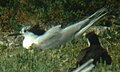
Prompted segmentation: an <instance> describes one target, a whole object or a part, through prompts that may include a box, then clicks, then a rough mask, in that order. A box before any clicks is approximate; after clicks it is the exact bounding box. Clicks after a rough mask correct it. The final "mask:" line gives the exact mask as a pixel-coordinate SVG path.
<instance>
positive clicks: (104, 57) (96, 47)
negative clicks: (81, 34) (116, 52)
mask: <svg viewBox="0 0 120 72" xmlns="http://www.w3.org/2000/svg"><path fill="white" fill-rule="evenodd" d="M86 38H87V39H88V42H89V45H90V46H89V47H87V48H85V49H83V50H81V51H80V52H79V54H78V57H77V62H76V67H75V68H71V69H70V70H74V69H76V68H78V67H79V66H81V65H82V64H84V63H85V62H87V61H88V60H89V59H91V58H92V59H94V61H93V64H94V65H96V64H97V63H99V62H102V63H106V64H108V65H110V64H111V61H112V59H111V57H110V55H109V54H108V52H107V51H106V49H104V48H102V46H101V44H100V42H99V39H98V36H97V35H96V34H95V33H94V31H93V32H90V33H88V34H86Z"/></svg>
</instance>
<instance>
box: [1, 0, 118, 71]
mask: <svg viewBox="0 0 120 72" xmlns="http://www.w3.org/2000/svg"><path fill="white" fill-rule="evenodd" d="M119 5H120V4H119V2H117V1H116V0H109V1H101V0H91V1H87V0H44V1H40V0H3V1H1V2H0V72H67V70H68V69H69V68H70V67H73V66H75V62H76V57H77V54H78V52H79V51H81V49H84V48H85V47H87V42H86V39H85V38H81V39H80V40H78V41H77V40H76V39H73V40H72V42H71V43H67V44H64V45H62V46H60V47H58V48H53V49H48V50H44V51H29V50H26V49H24V48H23V47H22V45H21V40H19V41H16V40H14V38H12V37H7V36H6V35H7V34H9V32H14V31H16V30H20V29H21V27H22V26H24V25H27V24H29V23H30V24H31V25H34V24H39V25H42V27H43V28H48V27H49V26H51V24H52V25H55V24H61V25H62V26H63V27H64V26H67V25H68V24H73V23H75V22H77V21H79V20H81V18H85V17H87V16H89V15H91V14H92V13H94V12H95V11H96V10H98V9H100V8H102V7H106V6H107V7H109V9H110V10H112V12H111V13H109V14H108V15H107V16H106V17H104V18H103V19H104V20H101V21H100V22H99V23H97V24H96V25H104V24H109V23H110V24H112V25H113V26H112V28H111V30H110V31H107V32H106V33H104V34H103V35H99V38H100V41H101V43H102V45H103V47H104V48H106V49H107V50H108V52H109V54H110V55H111V57H112V64H111V65H109V66H107V65H105V64H98V65H97V66H96V68H95V69H93V71H92V72H120V38H119V37H120V28H119V27H116V25H119V24H120V6H119ZM114 25H115V26H114ZM108 36H109V37H108ZM78 39H79V38H78ZM9 42H12V43H13V45H10V44H9Z"/></svg>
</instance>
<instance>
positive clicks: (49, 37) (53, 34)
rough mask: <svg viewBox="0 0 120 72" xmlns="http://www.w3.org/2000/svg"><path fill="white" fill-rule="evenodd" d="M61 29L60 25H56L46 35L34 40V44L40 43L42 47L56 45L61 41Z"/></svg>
mask: <svg viewBox="0 0 120 72" xmlns="http://www.w3.org/2000/svg"><path fill="white" fill-rule="evenodd" d="M61 31H62V29H61V28H60V25H58V26H55V27H53V28H51V29H50V30H48V31H47V32H46V33H45V34H44V35H42V36H40V37H38V38H37V39H36V40H35V41H34V44H36V45H38V46H39V48H40V49H47V48H52V47H56V46H58V45H59V44H60V43H61V40H60V39H61V37H62V34H61Z"/></svg>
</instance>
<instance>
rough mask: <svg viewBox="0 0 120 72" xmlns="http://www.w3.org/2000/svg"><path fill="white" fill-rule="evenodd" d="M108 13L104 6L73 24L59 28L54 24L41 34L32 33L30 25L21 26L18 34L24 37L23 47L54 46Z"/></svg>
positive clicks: (67, 39)
mask: <svg viewBox="0 0 120 72" xmlns="http://www.w3.org/2000/svg"><path fill="white" fill-rule="evenodd" d="M107 13H108V11H107V9H106V8H102V9H100V10H98V11H97V12H95V13H94V14H92V15H91V16H89V17H88V18H85V19H83V20H81V21H79V22H77V23H75V24H72V25H70V26H67V27H65V28H61V25H57V26H54V27H52V28H50V29H48V31H46V32H45V33H43V34H42V35H37V34H34V33H33V32H31V31H28V29H30V28H31V27H30V26H26V27H23V28H22V30H21V31H20V34H21V35H22V36H23V37H24V40H23V47H24V48H26V49H30V48H31V46H32V45H33V46H35V48H37V49H49V48H55V47H58V46H59V45H61V44H63V43H66V42H68V41H70V40H71V39H72V38H74V37H77V36H79V35H81V34H83V33H84V32H85V31H86V30H87V29H88V28H90V27H91V26H92V25H93V24H94V23H96V22H97V21H98V20H99V19H101V18H102V17H104V16H105V15H106V14H107Z"/></svg>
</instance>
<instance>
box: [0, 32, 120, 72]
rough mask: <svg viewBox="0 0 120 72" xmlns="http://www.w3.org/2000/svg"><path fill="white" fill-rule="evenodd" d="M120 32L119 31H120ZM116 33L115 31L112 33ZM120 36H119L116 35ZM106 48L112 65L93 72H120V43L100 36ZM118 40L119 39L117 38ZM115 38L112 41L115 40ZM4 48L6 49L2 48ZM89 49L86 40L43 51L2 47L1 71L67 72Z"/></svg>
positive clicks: (99, 67) (0, 49) (98, 67)
mask: <svg viewBox="0 0 120 72" xmlns="http://www.w3.org/2000/svg"><path fill="white" fill-rule="evenodd" d="M118 32H119V31H118ZM112 33H114V31H112V32H111V35H112ZM116 36H119V35H116ZM99 38H100V41H101V43H102V45H103V47H104V48H106V47H107V48H106V49H107V50H108V52H109V54H110V55H111V57H112V64H111V65H109V66H108V65H105V64H101V63H100V64H98V65H97V66H96V68H95V69H93V71H92V72H119V71H120V53H119V52H120V48H119V47H120V43H119V41H118V40H117V41H113V42H111V41H109V40H110V39H109V40H107V37H103V35H101V36H99ZM116 38H117V37H116ZM116 38H113V39H112V40H115V39H116ZM2 46H3V47H4V48H5V49H4V48H2ZM85 47H87V42H86V39H85V38H81V40H79V41H77V40H76V39H73V40H72V42H71V43H66V44H64V45H62V46H60V47H58V48H53V49H47V50H43V51H37V50H34V51H31V50H26V49H24V48H23V47H21V46H20V47H19V48H16V47H11V46H8V45H1V48H0V70H1V72H67V70H68V69H69V68H70V67H74V66H75V62H76V56H77V54H78V52H79V51H80V50H81V49H84V48H85Z"/></svg>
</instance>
